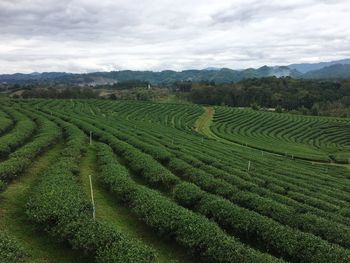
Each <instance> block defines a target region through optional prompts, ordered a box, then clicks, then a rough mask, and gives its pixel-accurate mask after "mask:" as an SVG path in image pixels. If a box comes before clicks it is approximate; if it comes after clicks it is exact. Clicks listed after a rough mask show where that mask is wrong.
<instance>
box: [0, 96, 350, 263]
mask: <svg viewBox="0 0 350 263" xmlns="http://www.w3.org/2000/svg"><path fill="white" fill-rule="evenodd" d="M349 158H350V120H349V119H345V118H324V117H307V116H298V115H289V114H284V113H283V114H280V113H270V112H257V111H251V110H247V109H236V108H229V107H203V106H199V105H195V104H175V103H174V104H170V103H151V102H131V101H123V102H122V101H110V100H48V99H47V100H39V99H38V100H32V99H31V100H9V99H2V100H1V103H0V189H1V191H0V192H1V193H0V262H63V263H65V262H78V263H80V262H99V263H102V262H103V263H109V262H120V263H121V262H123V263H124V262H133V263H139V262H140V263H143V262H172V263H185V262H186V263H187V262H188V263H202V262H213V263H229V262H240V263H241V262H252V263H253V262H254V263H255V262H264V263H265V262H281V263H282V262H317V263H318V262H325V263H326V262H327V263H329V262H334V263H335V262H337V263H339V262H350V220H349V217H350V206H349V204H350V165H349V163H348V162H349Z"/></svg>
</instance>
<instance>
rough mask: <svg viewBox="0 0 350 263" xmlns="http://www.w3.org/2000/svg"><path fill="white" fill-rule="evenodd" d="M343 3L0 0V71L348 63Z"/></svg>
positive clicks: (347, 5)
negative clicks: (318, 62)
mask: <svg viewBox="0 0 350 263" xmlns="http://www.w3.org/2000/svg"><path fill="white" fill-rule="evenodd" d="M349 13H350V2H349V1H348V0H333V1H331V0H329V1H327V0H285V1H277V0H269V1H268V0H247V1H244V0H227V1H224V0H222V1H218V0H217V1H212V0H203V1H195V0H186V1H185V0H177V1H170V0H153V1H151V0H144V1H142V0H128V1H126V0H61V1H56V0H0V73H14V72H33V71H71V72H88V71H100V70H101V71H102V70H114V69H140V70H162V69H176V70H181V69H188V68H204V67H207V66H219V67H230V68H244V67H258V66H262V65H264V64H268V65H276V64H289V63H297V62H317V61H321V60H323V61H324V60H332V59H338V58H343V57H350V37H349V36H350V27H349V25H350V16H349V15H348V14H349Z"/></svg>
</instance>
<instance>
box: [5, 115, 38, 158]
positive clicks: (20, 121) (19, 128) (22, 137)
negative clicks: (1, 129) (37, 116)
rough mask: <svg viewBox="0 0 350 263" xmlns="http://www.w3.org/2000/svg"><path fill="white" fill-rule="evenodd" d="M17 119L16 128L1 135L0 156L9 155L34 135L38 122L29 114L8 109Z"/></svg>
mask: <svg viewBox="0 0 350 263" xmlns="http://www.w3.org/2000/svg"><path fill="white" fill-rule="evenodd" d="M6 111H7V112H8V113H9V114H10V115H11V116H12V117H13V119H14V120H15V121H16V124H15V126H14V128H13V129H12V130H11V131H10V132H9V133H7V134H5V135H4V136H2V137H0V158H4V157H7V156H8V155H9V154H10V153H11V152H12V151H14V150H15V149H16V148H18V147H20V146H21V145H23V144H24V143H25V142H26V141H27V140H28V139H29V138H31V137H32V135H33V133H34V131H35V129H36V124H35V122H34V121H33V120H32V119H30V118H29V117H28V116H26V115H24V114H22V113H20V112H18V111H16V110H13V109H7V110H6Z"/></svg>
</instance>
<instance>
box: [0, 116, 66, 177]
mask: <svg viewBox="0 0 350 263" xmlns="http://www.w3.org/2000/svg"><path fill="white" fill-rule="evenodd" d="M28 114H29V113H28ZM32 117H33V118H35V120H36V122H37V123H38V126H39V127H38V133H37V135H36V136H35V137H34V138H33V140H32V141H31V142H29V143H27V144H25V145H24V146H23V147H21V148H19V149H18V150H16V151H14V152H13V153H11V154H10V155H9V158H8V159H7V160H5V161H3V162H1V163H0V181H3V183H5V182H10V181H11V180H13V179H14V178H16V177H17V176H19V175H20V174H21V173H22V172H23V171H24V170H25V169H26V168H27V167H28V166H29V165H30V164H31V163H32V162H33V160H34V158H35V157H36V156H38V155H39V154H40V153H42V152H43V151H44V150H45V149H47V148H48V147H50V146H51V145H52V144H53V143H55V141H56V140H57V139H58V138H59V137H60V136H61V129H60V128H59V127H58V126H57V125H56V124H55V123H53V122H51V121H49V120H48V119H46V118H44V117H41V116H38V115H33V116H32Z"/></svg>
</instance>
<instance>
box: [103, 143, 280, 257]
mask: <svg viewBox="0 0 350 263" xmlns="http://www.w3.org/2000/svg"><path fill="white" fill-rule="evenodd" d="M113 158H114V156H113V151H112V149H111V148H110V147H109V146H107V145H105V144H98V166H99V175H100V178H101V180H102V181H103V183H104V184H105V185H107V186H108V187H109V189H110V190H111V191H112V192H113V193H114V194H115V195H116V196H117V197H118V198H119V199H121V200H123V201H124V202H126V203H127V204H128V205H129V207H130V208H131V209H132V211H133V212H134V213H135V214H136V215H137V216H138V217H139V219H141V220H142V221H144V222H145V223H146V224H147V225H149V226H151V227H152V228H154V229H156V230H157V231H158V233H159V234H161V235H165V236H167V237H168V238H174V239H175V240H176V241H177V242H178V243H179V244H180V245H182V246H183V247H186V248H188V249H190V250H191V251H192V253H193V254H194V255H200V256H201V257H203V259H205V260H206V261H208V262H217V263H219V262H283V261H282V260H280V259H277V258H274V257H272V256H270V255H267V254H263V253H260V252H258V251H256V250H254V249H252V248H249V247H247V246H245V245H244V244H242V243H241V242H239V241H238V240H236V239H235V238H233V237H230V236H228V235H226V234H225V233H224V232H223V231H222V230H221V229H220V228H219V227H218V226H217V225H216V224H213V223H212V222H210V221H209V220H208V219H206V218H205V217H202V216H200V215H197V214H195V213H193V212H191V211H190V210H187V209H185V208H183V207H181V206H178V205H177V204H175V203H174V202H172V201H170V200H169V199H167V198H165V197H164V196H162V195H161V194H160V193H159V192H157V191H154V190H151V189H149V188H147V187H144V186H141V185H138V184H137V183H135V182H134V181H133V180H131V179H130V177H129V175H128V172H127V170H126V169H125V168H123V167H121V166H120V165H119V164H118V163H117V162H115V160H114V159H113Z"/></svg>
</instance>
